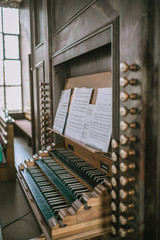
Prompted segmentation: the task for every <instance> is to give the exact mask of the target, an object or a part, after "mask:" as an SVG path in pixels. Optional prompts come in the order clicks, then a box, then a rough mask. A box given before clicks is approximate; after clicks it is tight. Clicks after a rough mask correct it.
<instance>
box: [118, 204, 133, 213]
mask: <svg viewBox="0 0 160 240" xmlns="http://www.w3.org/2000/svg"><path fill="white" fill-rule="evenodd" d="M134 207H135V204H134V203H129V204H128V205H126V204H124V203H123V202H121V203H120V204H119V209H120V211H121V212H126V211H127V210H128V209H130V208H134Z"/></svg>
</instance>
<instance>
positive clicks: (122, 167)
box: [119, 162, 136, 172]
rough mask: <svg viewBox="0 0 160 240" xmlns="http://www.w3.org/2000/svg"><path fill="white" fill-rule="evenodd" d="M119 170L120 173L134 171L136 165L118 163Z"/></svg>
mask: <svg viewBox="0 0 160 240" xmlns="http://www.w3.org/2000/svg"><path fill="white" fill-rule="evenodd" d="M119 167H120V170H121V172H127V170H128V169H135V167H136V165H135V164H134V163H130V164H128V165H127V164H126V163H124V162H121V163H120V166H119Z"/></svg>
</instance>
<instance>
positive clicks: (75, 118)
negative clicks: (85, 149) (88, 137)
mask: <svg viewBox="0 0 160 240" xmlns="http://www.w3.org/2000/svg"><path fill="white" fill-rule="evenodd" d="M91 94H92V88H75V89H74V93H73V99H72V102H71V105H70V110H69V114H68V119H67V124H66V130H65V135H66V136H69V137H72V138H74V139H76V140H78V141H81V136H82V130H83V126H84V122H85V119H86V114H87V109H88V105H89V102H90V98H91Z"/></svg>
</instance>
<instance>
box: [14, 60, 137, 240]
mask: <svg viewBox="0 0 160 240" xmlns="http://www.w3.org/2000/svg"><path fill="white" fill-rule="evenodd" d="M120 71H121V76H120V84H119V86H120V92H119V93H118V94H117V93H116V95H113V98H118V99H119V101H120V104H119V105H120V109H116V107H115V105H114V101H113V109H114V111H119V116H120V117H119V119H120V122H119V127H118V128H119V129H118V132H119V139H115V138H114V134H112V140H111V146H110V148H109V151H108V152H107V153H104V152H102V151H101V150H97V149H94V148H92V147H90V146H87V145H85V144H83V143H81V142H79V141H77V140H74V139H72V138H70V137H67V136H65V135H63V133H62V134H60V133H57V132H56V131H55V130H54V129H49V128H47V129H49V130H50V133H51V132H52V133H54V134H55V135H56V134H58V135H59V136H61V137H62V139H63V140H64V141H63V143H59V144H52V146H51V145H50V146H49V147H48V148H46V149H45V150H44V149H43V151H40V152H39V155H34V156H33V158H32V159H29V160H26V161H25V165H21V166H20V167H19V173H18V178H19V180H20V182H21V184H22V187H23V189H24V191H25V193H26V196H27V198H28V200H29V202H30V204H31V206H32V208H33V211H34V213H35V215H36V216H37V220H38V222H39V224H40V226H41V228H42V230H43V232H44V234H45V236H46V238H47V239H65V240H67V239H68V240H69V239H88V238H92V237H96V236H99V235H104V234H109V235H108V237H106V239H110V238H113V239H114V238H115V237H118V239H119V238H120V239H121V238H126V239H137V232H138V231H139V230H137V229H138V225H137V223H138V221H136V218H137V217H138V214H139V208H138V205H137V202H138V201H139V196H138V191H139V182H138V181H137V179H138V171H136V170H137V169H138V168H139V157H140V144H139V130H140V127H141V126H140V114H141V113H140V108H141V99H140V92H139V91H140V90H139V89H140V87H139V81H138V79H137V78H136V72H137V71H138V66H136V65H134V64H132V65H131V66H129V65H128V64H126V63H121V64H120ZM128 71H132V72H133V73H132V75H135V77H134V78H132V79H128V75H127V72H128ZM97 79H98V81H97ZM112 84H113V87H115V84H117V83H115V82H113V83H112V80H111V74H110V72H107V73H103V74H93V75H90V76H84V77H77V78H73V79H68V80H67V81H66V84H65V89H72V88H75V87H84V86H85V87H92V88H93V89H94V91H93V96H92V102H91V103H92V104H94V103H95V99H96V94H97V89H98V88H99V87H101V88H104V87H112ZM115 102H116V101H115ZM119 105H118V106H119ZM112 111H113V110H112ZM115 121H116V120H115V119H113V123H115ZM44 124H45V123H44ZM42 125H43V123H42ZM112 125H113V124H112ZM117 126H118V125H117ZM112 127H113V128H114V125H113V126H112ZM45 131H46V129H45ZM114 132H115V130H114ZM137 200H138V201H137Z"/></svg>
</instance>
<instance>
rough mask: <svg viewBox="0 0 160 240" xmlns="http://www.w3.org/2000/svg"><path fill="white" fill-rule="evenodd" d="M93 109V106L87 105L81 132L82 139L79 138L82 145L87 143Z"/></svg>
mask: <svg viewBox="0 0 160 240" xmlns="http://www.w3.org/2000/svg"><path fill="white" fill-rule="evenodd" d="M94 107H95V105H94V104H89V106H88V110H87V115H86V119H85V123H84V127H83V131H82V138H81V142H83V143H86V141H87V137H88V133H89V130H90V127H91V123H92V119H93V113H94Z"/></svg>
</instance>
